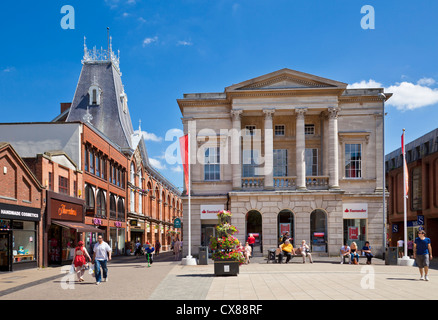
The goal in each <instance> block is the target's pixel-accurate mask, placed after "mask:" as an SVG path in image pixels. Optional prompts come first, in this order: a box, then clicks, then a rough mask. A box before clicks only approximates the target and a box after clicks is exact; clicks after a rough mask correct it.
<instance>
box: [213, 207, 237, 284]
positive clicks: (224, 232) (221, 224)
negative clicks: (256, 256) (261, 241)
mask: <svg viewBox="0 0 438 320" xmlns="http://www.w3.org/2000/svg"><path fill="white" fill-rule="evenodd" d="M217 216H218V225H217V226H216V237H211V239H210V249H211V250H212V251H213V254H212V258H213V260H214V274H215V275H216V276H237V275H238V274H239V266H240V265H241V264H243V263H244V261H245V259H244V257H243V254H242V252H241V251H240V250H238V249H236V246H237V245H239V240H238V239H237V238H236V237H234V236H233V234H234V233H236V232H238V231H237V229H236V227H235V226H233V225H231V224H230V222H231V213H230V212H229V211H225V210H223V211H220V212H219V213H218V214H217Z"/></svg>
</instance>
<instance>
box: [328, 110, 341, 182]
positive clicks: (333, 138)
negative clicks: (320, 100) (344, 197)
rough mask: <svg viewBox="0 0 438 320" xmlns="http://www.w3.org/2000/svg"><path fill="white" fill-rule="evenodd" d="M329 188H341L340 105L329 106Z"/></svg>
mask: <svg viewBox="0 0 438 320" xmlns="http://www.w3.org/2000/svg"><path fill="white" fill-rule="evenodd" d="M328 112H329V188H330V189H339V152H338V145H339V142H338V112H339V108H338V107H329V108H328Z"/></svg>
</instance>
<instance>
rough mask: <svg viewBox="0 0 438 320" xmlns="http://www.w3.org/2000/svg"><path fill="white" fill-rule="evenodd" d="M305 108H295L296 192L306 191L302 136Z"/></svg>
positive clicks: (304, 148) (304, 140) (304, 141)
mask: <svg viewBox="0 0 438 320" xmlns="http://www.w3.org/2000/svg"><path fill="white" fill-rule="evenodd" d="M306 111H307V108H297V109H295V113H296V115H297V125H296V166H297V190H306V189H307V188H306V158H305V151H306V137H305V135H304V115H305V113H306Z"/></svg>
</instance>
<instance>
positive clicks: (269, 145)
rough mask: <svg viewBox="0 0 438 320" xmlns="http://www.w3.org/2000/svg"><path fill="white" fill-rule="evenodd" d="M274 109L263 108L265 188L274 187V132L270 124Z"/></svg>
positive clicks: (271, 188) (270, 188)
mask: <svg viewBox="0 0 438 320" xmlns="http://www.w3.org/2000/svg"><path fill="white" fill-rule="evenodd" d="M274 112H275V109H264V110H263V113H264V114H265V138H264V143H265V166H264V172H265V183H264V187H265V189H267V190H273V189H274V133H273V126H272V116H273V114H274Z"/></svg>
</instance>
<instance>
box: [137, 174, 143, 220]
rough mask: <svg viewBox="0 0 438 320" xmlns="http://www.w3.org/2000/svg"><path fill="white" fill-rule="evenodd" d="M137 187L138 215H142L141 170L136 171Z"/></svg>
mask: <svg viewBox="0 0 438 320" xmlns="http://www.w3.org/2000/svg"><path fill="white" fill-rule="evenodd" d="M138 187H139V188H140V192H139V193H138V213H139V214H142V212H143V209H142V208H143V201H142V200H143V199H142V198H143V192H142V189H143V188H142V174H141V170H139V171H138Z"/></svg>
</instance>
